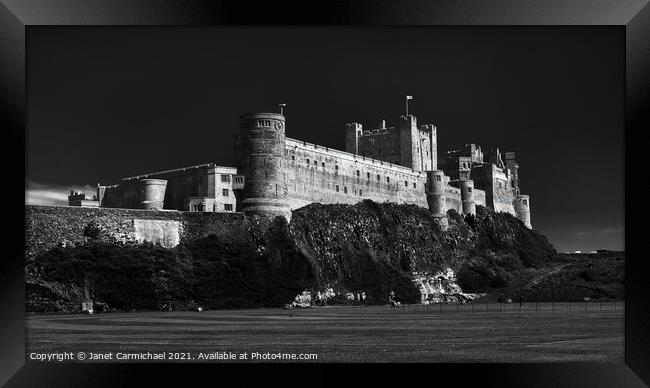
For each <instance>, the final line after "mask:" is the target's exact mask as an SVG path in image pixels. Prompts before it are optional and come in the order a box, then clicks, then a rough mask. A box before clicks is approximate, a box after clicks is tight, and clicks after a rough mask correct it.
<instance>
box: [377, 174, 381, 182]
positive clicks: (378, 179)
mask: <svg viewBox="0 0 650 388" xmlns="http://www.w3.org/2000/svg"><path fill="white" fill-rule="evenodd" d="M380 180H381V178H379V174H377V182H379V181H380Z"/></svg>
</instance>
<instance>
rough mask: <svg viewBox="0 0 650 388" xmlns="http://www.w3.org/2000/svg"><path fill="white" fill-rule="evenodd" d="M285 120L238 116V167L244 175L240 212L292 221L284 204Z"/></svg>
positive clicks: (271, 116) (273, 116)
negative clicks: (279, 216)
mask: <svg viewBox="0 0 650 388" xmlns="http://www.w3.org/2000/svg"><path fill="white" fill-rule="evenodd" d="M284 125H285V118H284V115H281V114H278V113H248V114H245V115H242V116H240V136H239V139H238V141H237V146H238V148H239V149H238V152H237V155H238V158H237V159H238V163H239V165H238V168H239V171H241V174H243V175H244V176H245V179H246V184H245V186H244V196H243V198H244V200H243V201H242V210H243V211H244V212H246V213H252V214H260V215H266V216H278V215H281V216H284V217H286V218H287V219H290V218H291V210H290V207H289V205H288V203H287V201H286V196H287V182H286V179H287V178H286V158H285V150H286V142H285V135H284V133H285V128H284Z"/></svg>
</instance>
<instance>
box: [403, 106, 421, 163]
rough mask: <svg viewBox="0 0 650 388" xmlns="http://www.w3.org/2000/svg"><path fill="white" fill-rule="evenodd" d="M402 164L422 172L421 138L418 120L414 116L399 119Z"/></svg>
mask: <svg viewBox="0 0 650 388" xmlns="http://www.w3.org/2000/svg"><path fill="white" fill-rule="evenodd" d="M399 139H400V164H401V165H402V166H404V167H409V168H412V169H413V170H415V171H422V157H421V154H420V152H418V150H419V143H420V136H419V131H418V123H417V119H416V118H415V116H413V115H405V116H401V117H400V119H399Z"/></svg>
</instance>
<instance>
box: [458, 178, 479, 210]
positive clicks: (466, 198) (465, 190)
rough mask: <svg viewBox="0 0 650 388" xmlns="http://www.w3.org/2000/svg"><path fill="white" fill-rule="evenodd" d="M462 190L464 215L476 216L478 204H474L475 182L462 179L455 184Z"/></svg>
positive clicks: (461, 198)
mask: <svg viewBox="0 0 650 388" xmlns="http://www.w3.org/2000/svg"><path fill="white" fill-rule="evenodd" d="M454 183H455V185H456V186H458V188H460V200H461V203H462V207H463V215H467V214H472V215H476V203H475V202H474V181H472V180H471V179H460V180H457V181H456V182H454Z"/></svg>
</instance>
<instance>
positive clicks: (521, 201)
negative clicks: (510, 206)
mask: <svg viewBox="0 0 650 388" xmlns="http://www.w3.org/2000/svg"><path fill="white" fill-rule="evenodd" d="M515 213H517V218H519V219H520V220H522V221H523V222H524V224H526V227H527V228H528V229H532V228H533V226H532V224H531V223H530V197H529V196H528V195H523V194H519V195H517V196H516V197H515Z"/></svg>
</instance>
